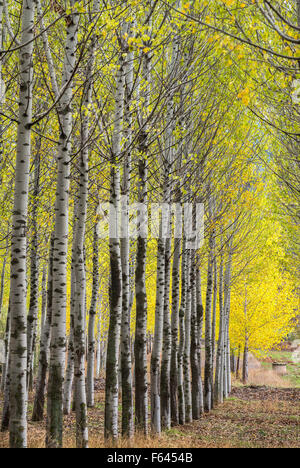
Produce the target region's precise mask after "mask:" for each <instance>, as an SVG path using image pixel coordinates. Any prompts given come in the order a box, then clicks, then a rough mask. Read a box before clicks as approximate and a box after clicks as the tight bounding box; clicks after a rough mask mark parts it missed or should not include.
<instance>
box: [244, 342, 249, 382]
mask: <svg viewBox="0 0 300 468" xmlns="http://www.w3.org/2000/svg"><path fill="white" fill-rule="evenodd" d="M248 343H249V340H248V336H247V335H246V337H245V347H244V359H243V383H244V384H245V385H246V384H247V383H248V378H249V344H248Z"/></svg>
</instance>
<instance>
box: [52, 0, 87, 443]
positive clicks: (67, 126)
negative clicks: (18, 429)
mask: <svg viewBox="0 0 300 468" xmlns="http://www.w3.org/2000/svg"><path fill="white" fill-rule="evenodd" d="M70 4H71V5H73V4H74V1H73V0H70ZM78 20H79V16H78V14H76V13H75V14H72V15H70V16H69V17H68V25H67V37H66V48H65V58H64V74H63V82H62V85H63V86H65V91H64V95H63V98H62V99H61V102H60V104H59V117H60V125H61V132H60V138H59V145H58V156H57V162H58V174H57V185H56V187H57V188H56V202H55V234H54V258H53V304H52V306H53V315H52V324H51V345H50V366H49V383H48V404H47V436H46V445H47V447H49V448H50V447H53V448H57V447H61V446H62V435H63V383H64V370H65V354H66V299H67V256H68V233H69V225H68V219H69V187H70V163H71V161H70V150H71V133H72V109H71V100H72V94H73V93H72V76H73V72H74V68H75V62H76V54H75V52H76V46H77V29H78Z"/></svg>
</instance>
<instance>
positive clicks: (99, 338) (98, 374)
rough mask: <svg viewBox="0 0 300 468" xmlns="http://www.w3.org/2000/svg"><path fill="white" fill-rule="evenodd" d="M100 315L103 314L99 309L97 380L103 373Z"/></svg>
mask: <svg viewBox="0 0 300 468" xmlns="http://www.w3.org/2000/svg"><path fill="white" fill-rule="evenodd" d="M100 307H101V305H100ZM100 314H101V309H100V308H99V317H98V325H97V362H96V379H99V378H100V371H101V315H100Z"/></svg>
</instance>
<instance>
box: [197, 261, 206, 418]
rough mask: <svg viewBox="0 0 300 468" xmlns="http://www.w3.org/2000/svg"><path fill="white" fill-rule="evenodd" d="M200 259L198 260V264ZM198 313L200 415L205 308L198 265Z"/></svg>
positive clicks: (201, 409) (200, 407)
mask: <svg viewBox="0 0 300 468" xmlns="http://www.w3.org/2000/svg"><path fill="white" fill-rule="evenodd" d="M198 262H199V259H197V263H198ZM196 301H197V303H196V307H197V309H196V312H197V332H198V341H197V354H198V366H199V371H198V372H199V392H200V394H199V410H200V415H201V414H203V412H204V400H203V382H202V356H201V350H202V343H201V340H202V332H203V322H204V308H203V301H202V286H201V271H200V266H199V265H198V264H196Z"/></svg>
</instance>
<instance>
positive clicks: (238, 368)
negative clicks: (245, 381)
mask: <svg viewBox="0 0 300 468" xmlns="http://www.w3.org/2000/svg"><path fill="white" fill-rule="evenodd" d="M240 365H241V347H240V346H239V351H238V356H237V362H236V374H235V377H236V379H239V378H240Z"/></svg>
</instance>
